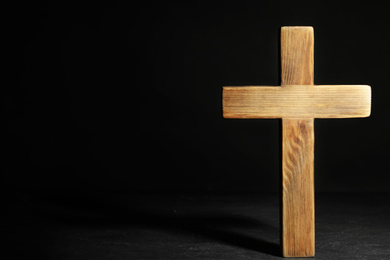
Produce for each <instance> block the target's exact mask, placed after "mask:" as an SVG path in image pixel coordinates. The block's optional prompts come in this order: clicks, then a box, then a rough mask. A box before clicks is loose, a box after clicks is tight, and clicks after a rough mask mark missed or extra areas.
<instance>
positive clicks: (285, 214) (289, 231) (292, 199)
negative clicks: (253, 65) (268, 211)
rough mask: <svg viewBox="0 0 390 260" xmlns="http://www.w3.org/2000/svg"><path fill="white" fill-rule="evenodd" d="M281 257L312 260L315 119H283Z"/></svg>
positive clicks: (313, 249)
mask: <svg viewBox="0 0 390 260" xmlns="http://www.w3.org/2000/svg"><path fill="white" fill-rule="evenodd" d="M282 124H283V127H282V128H283V141H282V143H283V148H282V149H283V150H282V151H283V152H282V207H281V218H282V226H281V232H282V236H281V239H282V241H281V244H282V249H283V256H286V257H309V256H314V252H315V248H314V241H315V237H314V119H300V120H296V119H283V120H282Z"/></svg>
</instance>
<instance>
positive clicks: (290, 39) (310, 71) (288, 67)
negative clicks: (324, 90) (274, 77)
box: [280, 26, 314, 86]
mask: <svg viewBox="0 0 390 260" xmlns="http://www.w3.org/2000/svg"><path fill="white" fill-rule="evenodd" d="M280 47H281V49H280V54H281V72H282V75H281V79H282V82H281V85H282V86H283V85H313V84H314V32H313V27H311V26H285V27H282V29H281V31H280Z"/></svg>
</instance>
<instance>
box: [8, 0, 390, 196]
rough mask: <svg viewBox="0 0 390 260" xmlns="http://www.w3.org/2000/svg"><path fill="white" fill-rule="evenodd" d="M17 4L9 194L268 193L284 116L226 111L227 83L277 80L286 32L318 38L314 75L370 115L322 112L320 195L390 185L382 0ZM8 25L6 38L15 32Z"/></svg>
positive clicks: (12, 19) (275, 175)
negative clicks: (225, 114)
mask: <svg viewBox="0 0 390 260" xmlns="http://www.w3.org/2000/svg"><path fill="white" fill-rule="evenodd" d="M211 2H212V1H210V2H208V1H204V2H200V1H175V2H173V1H154V2H153V1H148V2H146V1H145V2H142V3H137V4H135V2H131V1H124V2H114V1H107V3H102V2H92V3H88V4H87V3H85V2H81V1H80V2H70V1H63V2H58V1H55V2H41V3H37V2H35V1H30V2H28V3H20V2H19V3H18V4H15V5H13V6H10V7H9V8H8V9H7V10H6V12H7V13H8V14H10V16H9V18H7V19H8V24H7V25H6V26H5V27H6V28H5V31H6V33H7V36H6V37H4V38H3V41H5V42H6V43H8V45H7V46H8V47H7V48H6V49H3V52H4V53H7V54H10V55H11V59H9V60H7V63H6V65H7V70H6V71H5V76H10V77H11V81H9V82H8V83H6V84H4V83H3V87H2V90H3V93H4V94H3V95H2V96H3V99H2V101H3V104H4V106H3V108H4V109H5V116H4V122H5V128H4V129H5V133H4V134H3V141H5V142H4V145H3V150H4V152H5V153H4V156H3V163H2V167H3V171H2V174H1V175H2V181H1V183H2V184H1V185H2V186H3V187H2V190H3V191H34V190H45V189H56V190H61V189H73V190H79V191H100V190H113V189H114V190H126V191H259V192H261V191H277V190H278V186H279V171H280V163H281V162H280V158H279V152H280V132H279V127H280V121H279V120H234V119H229V120H227V119H223V118H222V111H221V110H222V109H221V94H222V86H226V85H230V86H239V85H278V84H279V75H278V73H279V54H278V50H279V30H280V27H281V26H285V25H311V26H313V27H314V31H315V84H368V85H371V86H372V90H373V103H372V116H371V117H370V118H365V119H337V120H336V119H334V120H333V119H327V120H321V119H317V120H316V121H315V131H316V132H315V134H316V151H315V152H316V153H315V180H316V190H317V191H390V185H388V183H389V181H390V174H389V173H390V166H389V163H388V162H387V160H388V159H386V158H387V156H388V154H389V153H388V150H387V147H390V140H389V134H388V132H389V130H390V121H389V120H388V119H387V117H388V113H389V111H390V109H389V107H388V104H387V103H386V102H387V100H388V95H389V86H388V85H387V76H388V75H387V74H388V69H389V66H390V65H389V63H388V61H389V60H390V53H389V51H388V46H389V45H390V37H389V35H390V34H389V32H388V22H387V20H388V17H386V15H387V14H386V9H385V8H383V1H381V2H379V1H369V2H368V1H361V2H359V1H358V2H354V3H353V5H349V4H346V3H345V4H340V2H341V1H219V2H217V3H216V2H213V3H211ZM8 33H9V36H8Z"/></svg>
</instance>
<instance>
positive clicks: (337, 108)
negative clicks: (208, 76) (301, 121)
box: [223, 75, 371, 118]
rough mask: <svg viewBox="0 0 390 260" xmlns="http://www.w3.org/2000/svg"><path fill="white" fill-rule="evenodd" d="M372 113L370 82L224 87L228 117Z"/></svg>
mask: <svg viewBox="0 0 390 260" xmlns="http://www.w3.org/2000/svg"><path fill="white" fill-rule="evenodd" d="M299 76H301V75H299ZM370 113H371V88H370V86H364V85H333V86H332V85H321V86H311V85H284V86H282V87H271V86H269V87H266V86H264V87H260V86H245V87H224V88H223V116H224V117H225V118H353V117H367V116H369V115H370Z"/></svg>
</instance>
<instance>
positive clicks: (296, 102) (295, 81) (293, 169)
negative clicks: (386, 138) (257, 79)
mask: <svg viewBox="0 0 390 260" xmlns="http://www.w3.org/2000/svg"><path fill="white" fill-rule="evenodd" d="M280 42H281V73H282V75H281V86H280V87H275V86H272V87H271V86H242V87H223V116H224V118H281V119H282V124H283V127H282V138H283V141H282V143H283V144H282V149H283V152H282V191H281V196H282V205H281V218H282V226H281V240H282V241H281V245H282V251H283V256H285V257H311V256H314V248H315V246H314V118H352V117H367V116H369V115H370V112H371V87H370V86H367V85H344V86H342V85H321V86H317V85H314V55H313V53H314V32H313V27H301V26H297V27H295V26H294V27H282V28H281V39H280Z"/></svg>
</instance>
